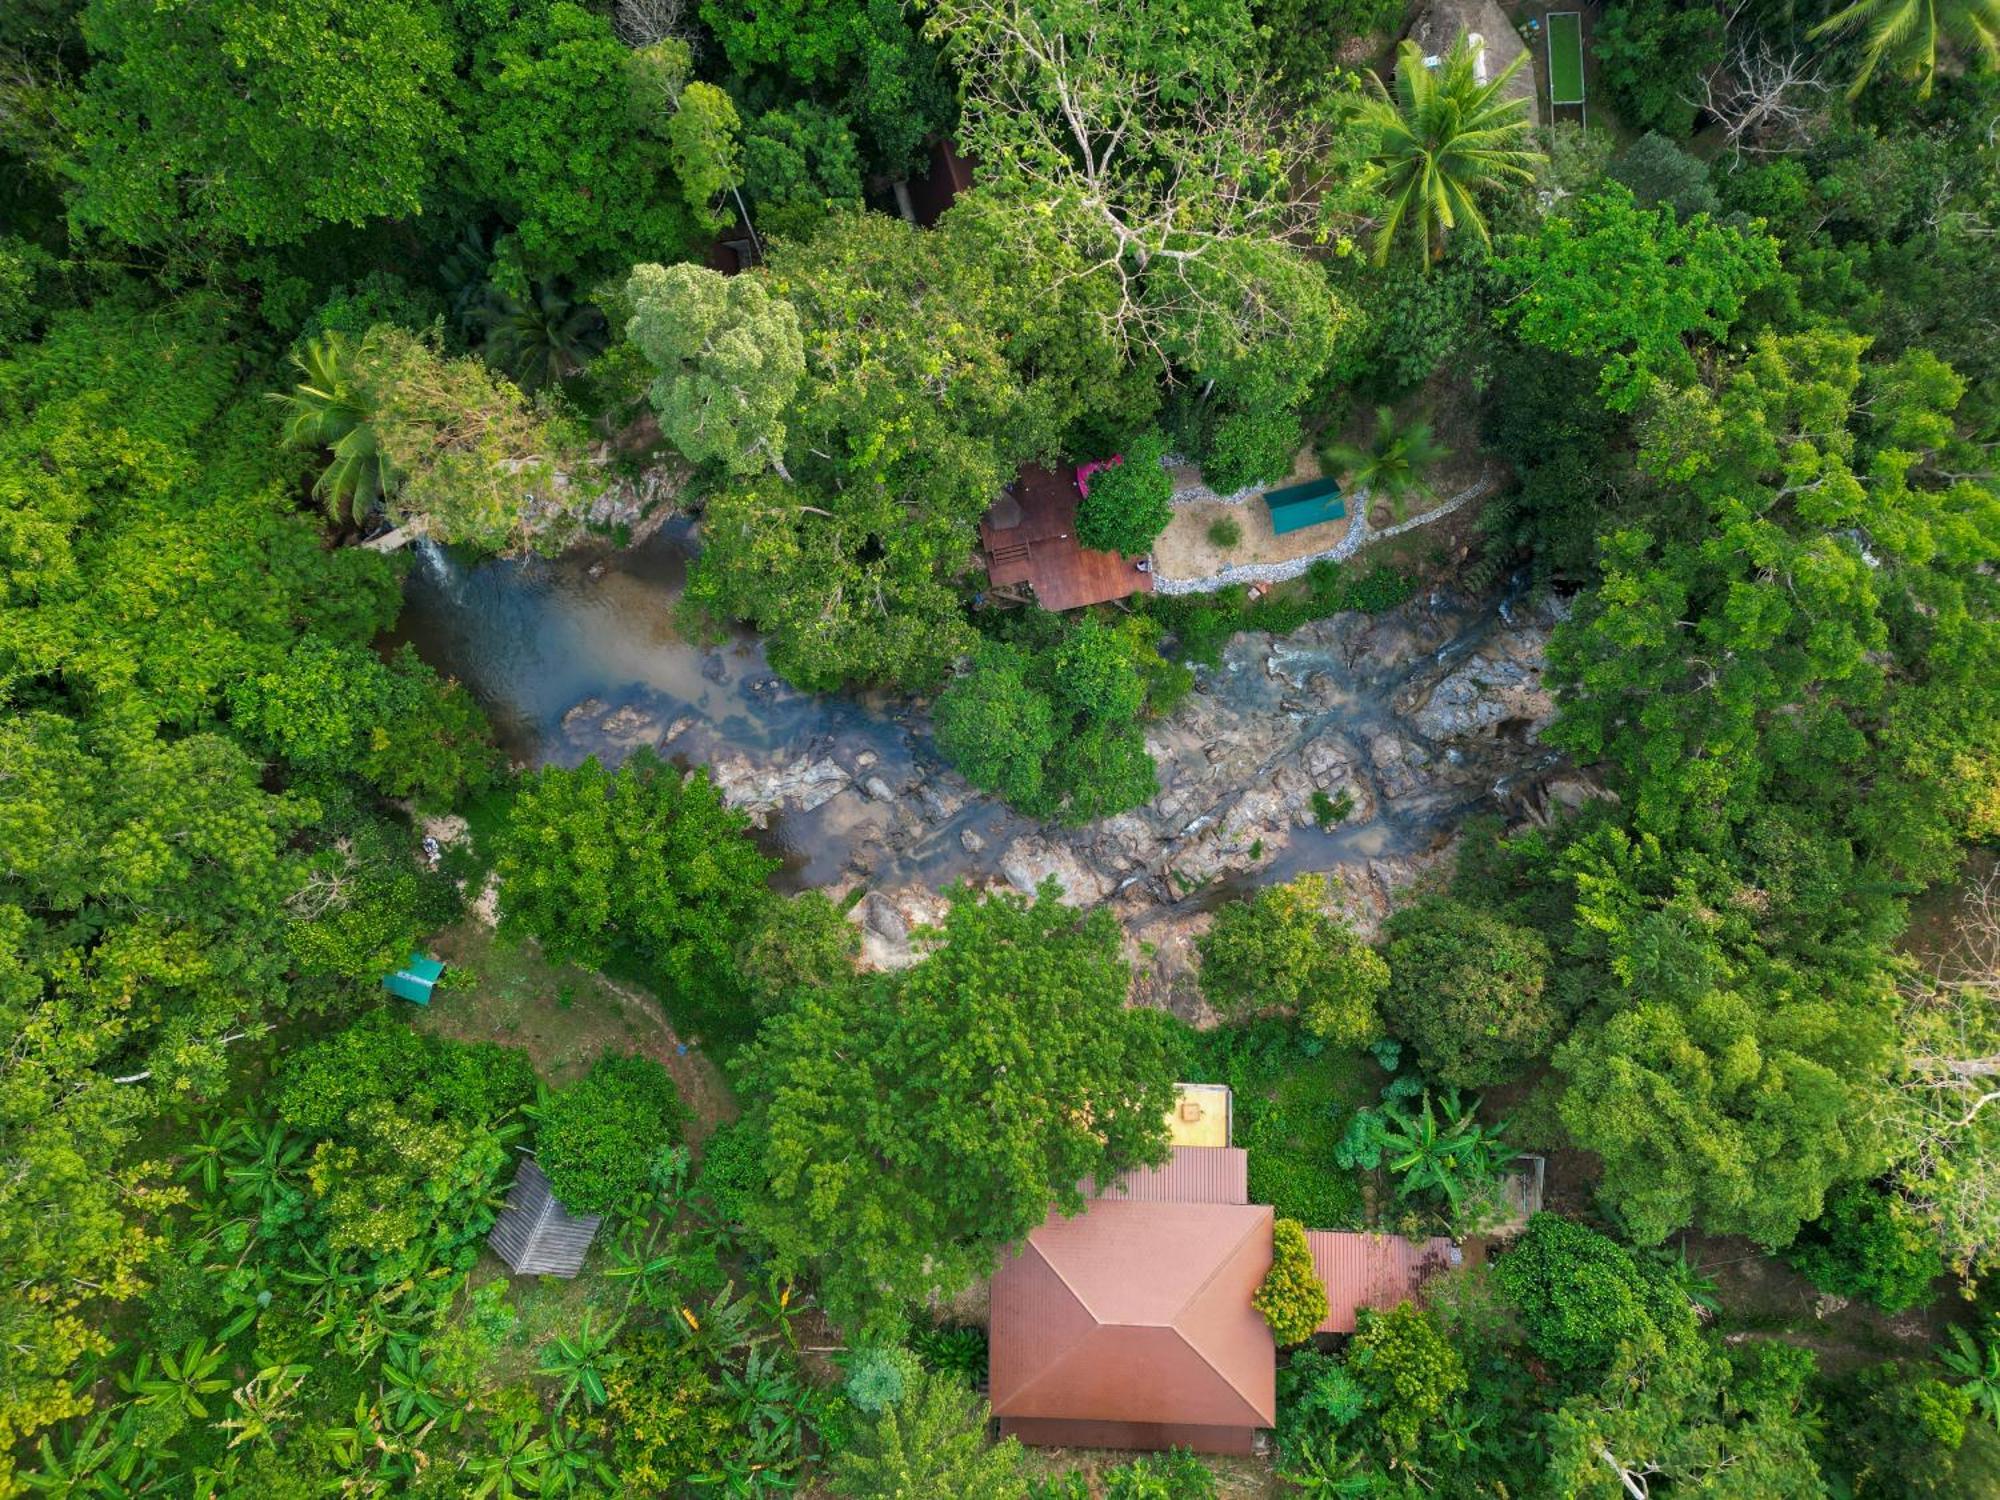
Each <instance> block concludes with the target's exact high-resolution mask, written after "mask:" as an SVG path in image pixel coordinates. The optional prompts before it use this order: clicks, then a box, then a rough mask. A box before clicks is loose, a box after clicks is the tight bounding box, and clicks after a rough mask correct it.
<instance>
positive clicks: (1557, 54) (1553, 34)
mask: <svg viewBox="0 0 2000 1500" xmlns="http://www.w3.org/2000/svg"><path fill="white" fill-rule="evenodd" d="M1545 24H1546V25H1547V26H1548V28H1549V102H1550V103H1551V104H1581V103H1583V14H1582V12H1580V11H1574V10H1564V11H1557V12H1556V13H1555V14H1554V15H1552V16H1550V17H1549V18H1548V20H1547V22H1546V23H1545Z"/></svg>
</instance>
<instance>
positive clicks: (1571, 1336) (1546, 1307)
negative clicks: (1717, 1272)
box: [1495, 1213, 1695, 1375]
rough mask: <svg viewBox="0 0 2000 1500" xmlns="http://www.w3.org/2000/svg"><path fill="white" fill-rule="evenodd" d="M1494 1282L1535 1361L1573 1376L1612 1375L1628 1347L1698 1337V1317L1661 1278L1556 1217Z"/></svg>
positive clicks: (1540, 1222)
mask: <svg viewBox="0 0 2000 1500" xmlns="http://www.w3.org/2000/svg"><path fill="white" fill-rule="evenodd" d="M1495 1275H1496V1276H1497V1277H1498V1279H1499V1282H1500V1285H1501V1287H1502V1289H1504V1290H1505V1291H1506V1293H1507V1295H1508V1297H1509V1298H1510V1299H1511V1300H1512V1301H1513V1303H1514V1306H1515V1307H1516V1308H1517V1309H1519V1311H1520V1315H1521V1325H1522V1327H1523V1328H1525V1329H1526V1330H1527V1335H1528V1341H1529V1343H1531V1344H1532V1345H1533V1346H1534V1350H1535V1353H1536V1354H1538V1355H1540V1356H1541V1357H1542V1358H1543V1359H1545V1360H1547V1361H1549V1363H1550V1364H1552V1365H1554V1366H1555V1367H1556V1368H1557V1369H1559V1370H1561V1371H1563V1372H1565V1373H1567V1374H1573V1375H1583V1374H1586V1373H1589V1372H1593V1371H1598V1370H1602V1369H1605V1368H1606V1367H1607V1366H1609V1365H1610V1363H1611V1362H1612V1360H1613V1358H1614V1357H1615V1356H1616V1355H1617V1353H1618V1351H1619V1348H1620V1347H1621V1346H1622V1345H1627V1344H1633V1343H1636V1342H1639V1341H1641V1340H1644V1339H1647V1338H1658V1339H1662V1340H1664V1341H1665V1342H1666V1344H1667V1345H1668V1346H1669V1347H1672V1346H1673V1345H1675V1344H1677V1343H1678V1342H1681V1341H1684V1340H1686V1339H1689V1338H1692V1337H1693V1336H1694V1331H1695V1323H1694V1314H1693V1311H1692V1309H1691V1308H1690V1307H1689V1305H1688V1303H1687V1301H1686V1300H1685V1298H1684V1297H1682V1296H1681V1295H1680V1294H1679V1293H1678V1291H1677V1290H1676V1288H1675V1286H1674V1284H1673V1282H1672V1281H1671V1280H1670V1279H1668V1278H1667V1276H1666V1275H1665V1274H1664V1273H1663V1272H1662V1271H1660V1270H1659V1269H1657V1268H1656V1267H1655V1266H1653V1265H1652V1264H1651V1263H1650V1262H1645V1261H1641V1260H1640V1259H1639V1258H1638V1257H1637V1256H1635V1255H1633V1253H1632V1252H1631V1251H1630V1250H1627V1249H1626V1248H1624V1246H1622V1245H1619V1244H1617V1243H1616V1242H1614V1241H1612V1240H1609V1239H1606V1238H1605V1237H1604V1236H1603V1235H1601V1234H1599V1233H1597V1232H1596V1231H1595V1230H1593V1229H1587V1228H1585V1227H1584V1226H1583V1225H1581V1224H1577V1223H1573V1222H1572V1221H1570V1220H1568V1219H1563V1218H1558V1217H1557V1216H1556V1215H1554V1214H1548V1213H1542V1214H1536V1215H1535V1216H1534V1218H1532V1219H1530V1220H1529V1221H1528V1228H1527V1232H1526V1233H1525V1234H1523V1235H1522V1236H1521V1237H1520V1238H1519V1239H1517V1240H1516V1241H1515V1242H1514V1244H1513V1245H1512V1247H1511V1248H1509V1250H1508V1251H1507V1253H1506V1254H1505V1255H1504V1256H1502V1257H1501V1259H1500V1264H1499V1269H1498V1270H1497V1271H1496V1272H1495Z"/></svg>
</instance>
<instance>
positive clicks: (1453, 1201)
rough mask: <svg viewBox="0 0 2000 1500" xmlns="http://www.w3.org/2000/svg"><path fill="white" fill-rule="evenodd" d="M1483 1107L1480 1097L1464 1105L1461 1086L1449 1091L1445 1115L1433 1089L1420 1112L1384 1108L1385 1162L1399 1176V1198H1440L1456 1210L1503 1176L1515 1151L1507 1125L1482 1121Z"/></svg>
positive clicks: (1445, 1104)
mask: <svg viewBox="0 0 2000 1500" xmlns="http://www.w3.org/2000/svg"><path fill="white" fill-rule="evenodd" d="M1478 1111H1479V1101H1478V1100H1477V1099H1475V1100H1473V1101H1472V1103H1471V1104H1470V1105H1466V1104H1462V1103H1461V1102H1460V1100H1459V1097H1458V1091H1457V1090H1456V1089H1448V1090H1446V1091H1445V1094H1444V1100H1443V1109H1442V1118H1440V1111H1439V1110H1438V1109H1437V1108H1434V1107H1433V1104H1432V1101H1431V1095H1430V1092H1429V1090H1425V1092H1424V1096H1423V1102H1422V1104H1421V1105H1419V1107H1418V1109H1417V1112H1416V1113H1415V1114H1414V1115H1412V1114H1409V1113H1407V1112H1405V1111H1403V1110H1401V1109H1395V1108H1388V1109H1385V1110H1384V1114H1385V1115H1386V1119H1385V1121H1384V1128H1383V1132H1382V1151H1383V1164H1384V1165H1385V1166H1387V1167H1388V1169H1389V1170H1390V1172H1391V1173H1393V1174H1394V1175H1395V1177H1396V1179H1397V1181H1396V1196H1397V1197H1399V1198H1411V1197H1416V1196H1419V1195H1430V1196H1435V1197H1439V1198H1443V1199H1444V1200H1445V1201H1446V1202H1447V1203H1449V1204H1450V1205H1451V1206H1452V1207H1453V1208H1454V1209H1455V1208H1457V1207H1458V1206H1459V1204H1460V1203H1461V1202H1462V1201H1463V1199H1464V1198H1465V1195H1466V1193H1467V1192H1469V1191H1471V1190H1472V1189H1473V1188H1476V1187H1479V1186H1483V1185H1484V1184H1486V1183H1490V1182H1492V1181H1493V1179H1494V1178H1495V1177H1497V1176H1499V1174H1500V1168H1501V1167H1502V1165H1504V1164H1505V1162H1506V1160H1507V1158H1508V1156H1509V1155H1510V1154H1511V1153H1510V1152H1509V1151H1508V1149H1507V1147H1506V1146H1505V1144H1504V1143H1503V1141H1502V1136H1503V1133H1504V1132H1505V1130H1506V1128H1507V1127H1506V1126H1505V1125H1504V1124H1501V1125H1481V1124H1480V1123H1479V1120H1478Z"/></svg>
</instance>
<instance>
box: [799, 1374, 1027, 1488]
mask: <svg viewBox="0 0 2000 1500" xmlns="http://www.w3.org/2000/svg"><path fill="white" fill-rule="evenodd" d="M987 1420H988V1418H987V1408H986V1403H985V1402H984V1401H981V1400H980V1399H979V1398H978V1397H976V1396H974V1395H972V1394H971V1393H970V1392H968V1391H967V1390H966V1388H965V1386H964V1385H963V1384H962V1383H961V1382H960V1381H958V1380H956V1379H954V1378H952V1377H951V1376H947V1375H922V1376H919V1377H918V1378H917V1379H916V1380H915V1381H913V1382H912V1383H911V1384H910V1386H909V1389H908V1390H906V1391H905V1393H904V1395H903V1397H902V1399H901V1400H899V1401H897V1402H896V1403H895V1404H894V1405H892V1406H889V1407H887V1408H886V1409H885V1410H883V1411H882V1412H881V1413H880V1414H879V1415H878V1416H876V1417H875V1418H874V1420H873V1421H870V1422H867V1423H865V1424H864V1425H863V1427H862V1429H861V1432H860V1433H859V1434H858V1436H857V1438H856V1441H855V1444H854V1446H853V1447H852V1448H849V1449H847V1450H846V1451H844V1452H842V1453H841V1454H840V1455H839V1456H838V1457H836V1458H835V1459H834V1461H833V1493H834V1494H836V1495H839V1496H841V1497H843V1500H900V1497H903V1496H910V1495H952V1496H958V1497H963V1500H1027V1495H1028V1482H1027V1480H1026V1479H1025V1478H1024V1477H1023V1476H1022V1474H1021V1456H1022V1455H1021V1444H1020V1442H1019V1440H1017V1439H1015V1438H1004V1439H1002V1440H1001V1441H1000V1442H999V1443H997V1444H991V1445H989V1444H988V1443H987V1441H986V1423H987Z"/></svg>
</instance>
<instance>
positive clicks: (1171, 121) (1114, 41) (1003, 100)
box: [927, 0, 1324, 364]
mask: <svg viewBox="0 0 2000 1500" xmlns="http://www.w3.org/2000/svg"><path fill="white" fill-rule="evenodd" d="M1121 10H1122V7H1121V0H1066V3H1063V4H1059V5H1056V6H1050V7H1044V6H1042V5H1038V4H1035V3H1031V0H935V3H933V4H932V5H931V7H930V20H929V23H928V27H927V30H928V32H929V34H930V35H931V36H932V37H934V38H935V39H937V40H939V41H941V42H943V43H945V45H946V46H947V47H948V48H949V49H950V51H951V55H952V58H953V60H954V62H955V63H956V65H957V67H958V71H959V75H960V77H961V79H962V80H963V81H964V84H965V113H964V116H963V120H962V123H961V127H960V138H961V141H962V143H963V144H964V145H965V146H966V147H967V149H968V150H969V151H971V152H972V153H973V154H975V155H977V156H978V158H979V159H980V161H981V162H982V163H983V164H984V173H985V175H986V176H987V178H988V181H989V182H991V183H993V184H994V186H995V188H996V190H997V191H998V192H999V193H1000V194H1003V195H1005V196H1007V197H1009V198H1011V199H1014V200H1016V201H1017V202H1018V203H1019V206H1020V207H1021V208H1022V209H1023V211H1024V217H1023V222H1024V224H1030V223H1034V224H1040V225H1043V226H1046V227H1047V228H1048V229H1049V230H1050V231H1052V232H1053V233H1054V234H1056V235H1057V236H1058V237H1059V238H1060V239H1061V240H1062V241H1063V242H1064V245H1065V246H1066V248H1067V250H1068V251H1069V252H1070V255H1071V257H1072V264H1073V269H1071V270H1069V271H1067V272H1063V273H1059V275H1060V276H1066V277H1089V278H1093V279H1095V280H1096V281H1098V282H1099V283H1100V284H1101V285H1103V286H1105V287H1107V288H1109V295H1108V296H1106V297H1104V298H1102V299H1101V301H1100V306H1101V307H1102V309H1103V310H1102V311H1101V313H1100V316H1101V317H1102V318H1104V319H1105V322H1106V325H1107V331H1108V332H1109V333H1110V334H1111V335H1112V337H1113V338H1114V339H1115V340H1116V341H1117V342H1118V343H1119V344H1120V345H1121V346H1122V347H1124V348H1125V349H1126V350H1127V351H1128V352H1129V353H1132V354H1134V355H1137V354H1142V353H1150V354H1152V355H1154V356H1157V357H1158V358H1159V359H1160V360H1161V362H1162V363H1163V364H1165V363H1169V362H1170V347H1171V345H1172V344H1173V342H1174V340H1175V339H1176V338H1184V337H1185V334H1186V330H1187V329H1189V328H1190V327H1192V326H1195V325H1196V324H1197V323H1199V322H1201V321H1202V320H1205V319H1221V320H1224V321H1225V322H1226V323H1228V324H1233V325H1234V326H1236V327H1239V328H1243V329H1246V330H1247V329H1249V328H1250V327H1252V326H1255V327H1257V328H1258V329H1259V330H1261V336H1265V337H1282V336H1283V333H1284V331H1285V327H1286V321H1285V320H1286V318H1287V316H1288V309H1287V306H1286V299H1285V298H1284V297H1282V296H1273V295H1272V293H1273V290H1274V288H1273V286H1272V284H1271V281H1270V279H1269V276H1270V272H1271V271H1272V269H1273V261H1274V259H1276V258H1277V256H1276V255H1275V254H1273V253H1271V252H1275V251H1276V249H1277V247H1279V246H1281V245H1283V244H1284V243H1286V242H1288V241H1291V240H1293V239H1295V238H1298V237H1301V236H1303V235H1305V234H1306V233H1307V232H1308V231H1309V230H1310V228H1311V226H1312V225H1313V223H1314V221H1315V218H1316V209H1315V206H1314V204H1313V202H1312V200H1311V195H1310V193H1309V191H1308V183H1307V181H1306V179H1307V177H1308V175H1309V166H1310V164H1311V163H1313V162H1316V161H1317V160H1319V158H1320V156H1321V155H1322V149H1321V148H1322V147H1323V145H1324V141H1323V139H1322V138H1321V137H1319V136H1318V135H1317V134H1316V133H1314V132H1313V131H1312V130H1311V128H1310V127H1305V126H1301V125H1298V124H1295V123H1293V122H1291V121H1290V120H1288V118H1287V115H1286V112H1285V111H1283V110H1280V109H1278V108H1277V107H1275V105H1274V104H1273V102H1272V101H1271V99H1270V98H1269V97H1268V95H1267V93H1266V91H1265V90H1264V89H1263V88H1262V87H1261V86H1260V84H1259V82H1258V81H1257V80H1254V79H1250V80H1241V81H1240V82H1239V83H1238V84H1237V85H1236V86H1232V87H1217V86H1214V83H1213V81H1212V80H1209V79H1206V78H1203V77H1201V76H1198V70H1199V67H1200V61H1199V59H1197V58H1196V57H1195V56H1194V55H1193V53H1192V52H1190V53H1189V54H1188V55H1187V61H1186V62H1185V63H1184V64H1182V65H1178V66H1177V67H1176V66H1174V65H1170V66H1169V67H1168V68H1167V69H1165V70H1156V69H1154V68H1151V67H1148V66H1147V65H1146V64H1144V63H1141V62H1139V61H1137V60H1135V59H1134V58H1132V57H1131V55H1130V52H1131V47H1130V44H1129V38H1128V37H1127V35H1126V32H1125V29H1124V25H1123V22H1124V20H1125V18H1124V17H1123V16H1122V14H1121ZM1050 11H1053V12H1055V14H1054V15H1051V14H1049V12H1050Z"/></svg>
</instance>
